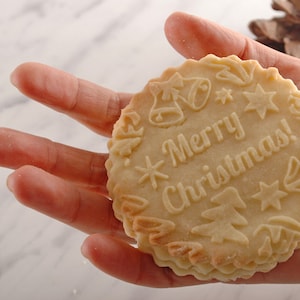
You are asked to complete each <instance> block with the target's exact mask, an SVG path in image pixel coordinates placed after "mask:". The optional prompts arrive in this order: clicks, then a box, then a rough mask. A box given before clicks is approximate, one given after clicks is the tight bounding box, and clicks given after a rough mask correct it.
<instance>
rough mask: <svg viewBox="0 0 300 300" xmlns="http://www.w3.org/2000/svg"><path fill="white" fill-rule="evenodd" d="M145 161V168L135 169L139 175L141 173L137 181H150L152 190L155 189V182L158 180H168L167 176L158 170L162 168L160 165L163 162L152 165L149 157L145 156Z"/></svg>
mask: <svg viewBox="0 0 300 300" xmlns="http://www.w3.org/2000/svg"><path fill="white" fill-rule="evenodd" d="M145 161H146V167H139V166H137V167H135V169H136V170H137V171H139V172H141V173H143V175H142V177H141V178H140V179H139V181H138V182H139V183H140V184H141V183H143V182H145V181H146V180H150V182H151V184H152V187H153V189H155V190H156V189H157V187H158V184H157V180H158V179H168V178H169V176H168V175H167V174H164V173H162V172H160V171H159V169H160V168H161V167H162V165H163V164H164V161H163V160H160V161H159V162H157V163H156V164H154V165H153V164H152V162H151V160H150V157H149V156H148V155H147V156H146V157H145Z"/></svg>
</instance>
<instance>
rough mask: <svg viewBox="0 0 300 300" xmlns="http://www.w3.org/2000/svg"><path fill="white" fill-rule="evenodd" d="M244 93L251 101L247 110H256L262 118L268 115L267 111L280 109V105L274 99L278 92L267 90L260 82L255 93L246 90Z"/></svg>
mask: <svg viewBox="0 0 300 300" xmlns="http://www.w3.org/2000/svg"><path fill="white" fill-rule="evenodd" d="M243 94H244V95H245V96H246V98H247V99H248V101H249V104H248V105H247V106H246V108H245V111H253V110H256V111H257V113H258V115H259V116H260V118H261V119H262V120H263V119H264V118H265V117H266V113H267V111H275V112H278V111H279V109H278V107H277V106H276V105H275V104H274V103H273V101H272V98H273V97H274V95H275V94H276V92H265V91H264V89H263V88H262V86H261V85H260V84H257V86H256V89H255V92H254V93H253V92H244V93H243Z"/></svg>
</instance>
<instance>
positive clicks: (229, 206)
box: [191, 187, 249, 245]
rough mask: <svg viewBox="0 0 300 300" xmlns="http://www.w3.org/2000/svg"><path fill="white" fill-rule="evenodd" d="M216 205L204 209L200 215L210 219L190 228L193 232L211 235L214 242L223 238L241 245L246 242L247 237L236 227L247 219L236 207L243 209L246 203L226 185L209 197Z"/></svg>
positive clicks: (221, 240) (220, 241)
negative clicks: (218, 192) (206, 222)
mask: <svg viewBox="0 0 300 300" xmlns="http://www.w3.org/2000/svg"><path fill="white" fill-rule="evenodd" d="M211 202H212V203H215V204H218V206H216V207H213V208H210V209H208V210H206V211H204V212H203V213H202V214H201V216H202V217H203V218H205V219H208V220H210V221H211V222H210V223H208V224H202V225H198V226H195V227H194V228H192V231H191V232H192V233H193V234H198V235H202V236H209V237H211V241H212V242H214V243H223V241H224V240H228V241H233V242H236V243H240V244H242V245H247V244H248V242H249V241H248V238H247V237H246V236H245V235H244V234H243V233H242V232H241V231H240V230H239V229H238V227H241V226H246V225H247V224H248V221H247V220H246V219H245V218H244V217H243V216H242V215H241V214H240V213H239V212H238V210H237V209H245V208H246V204H245V203H244V201H243V200H242V199H241V197H240V195H239V193H238V191H237V190H236V189H235V188H232V187H228V188H226V189H225V190H224V191H223V192H221V193H220V194H218V195H216V196H215V197H213V198H212V199H211Z"/></svg>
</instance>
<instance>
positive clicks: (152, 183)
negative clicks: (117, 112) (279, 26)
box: [106, 55, 300, 281]
mask: <svg viewBox="0 0 300 300" xmlns="http://www.w3.org/2000/svg"><path fill="white" fill-rule="evenodd" d="M299 129H300V92H299V91H298V90H297V88H296V86H295V85H294V84H293V82H292V81H291V80H288V79H284V78H282V77H281V76H280V74H279V72H278V70H277V69H275V68H268V69H264V68H262V67H261V66H260V65H259V64H258V62H256V61H254V60H247V61H242V60H240V59H239V58H238V57H236V56H228V57H225V58H219V57H216V56H214V55H208V56H206V57H204V58H202V59H201V60H200V61H195V60H187V61H186V62H185V63H184V64H183V65H181V66H180V67H178V68H170V69H168V70H166V71H165V72H164V73H163V74H162V76H161V77H160V78H157V79H153V80H151V81H150V82H149V83H148V84H147V85H146V87H145V88H144V90H143V91H142V92H140V93H138V94H136V95H135V96H134V97H133V98H132V100H131V102H130V104H129V105H128V106H127V107H126V108H125V109H123V111H122V114H121V117H120V119H119V120H118V122H117V123H116V124H115V127H114V130H113V135H112V139H111V140H110V141H109V143H108V147H109V159H108V160H107V163H106V167H107V171H108V178H109V180H108V184H107V187H108V191H109V195H110V197H111V198H112V200H113V209H114V212H115V215H116V217H117V218H118V219H119V220H121V221H122V222H123V224H124V229H125V231H126V233H127V234H128V235H129V236H130V237H132V238H134V239H135V240H136V241H137V245H138V248H139V249H140V250H141V251H143V252H146V253H150V254H152V256H153V258H154V260H155V262H156V263H157V264H158V265H159V266H168V267H170V268H172V270H173V271H174V272H175V273H176V274H178V275H188V274H191V275H194V276H195V277H196V278H198V279H200V280H210V279H217V280H221V281H229V280H235V279H237V278H249V277H251V276H252V275H253V274H254V273H255V272H267V271H269V270H271V269H272V268H274V267H275V266H276V265H277V263H278V262H283V261H286V260H287V259H288V258H289V257H291V255H292V254H293V252H294V250H295V249H296V248H298V247H299V241H300V139H299V137H300V130H299Z"/></svg>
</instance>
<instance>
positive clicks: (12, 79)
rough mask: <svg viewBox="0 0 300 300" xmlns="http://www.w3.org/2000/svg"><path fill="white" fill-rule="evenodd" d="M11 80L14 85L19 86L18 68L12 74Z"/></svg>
mask: <svg viewBox="0 0 300 300" xmlns="http://www.w3.org/2000/svg"><path fill="white" fill-rule="evenodd" d="M10 82H11V84H12V85H14V86H17V85H18V76H16V70H14V71H13V72H12V73H11V74H10Z"/></svg>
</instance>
